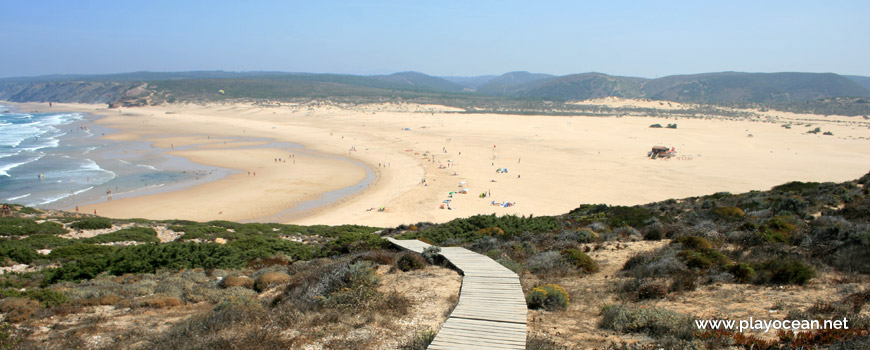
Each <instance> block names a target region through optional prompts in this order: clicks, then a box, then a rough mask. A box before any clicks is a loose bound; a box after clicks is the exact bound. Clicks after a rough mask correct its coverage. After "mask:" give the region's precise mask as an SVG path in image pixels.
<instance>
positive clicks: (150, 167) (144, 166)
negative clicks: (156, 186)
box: [136, 164, 160, 171]
mask: <svg viewBox="0 0 870 350" xmlns="http://www.w3.org/2000/svg"><path fill="white" fill-rule="evenodd" d="M136 166H137V167H141V168H148V169H151V170H154V171H160V170H158V169H157V168H155V167H153V166H151V165H148V164H136Z"/></svg>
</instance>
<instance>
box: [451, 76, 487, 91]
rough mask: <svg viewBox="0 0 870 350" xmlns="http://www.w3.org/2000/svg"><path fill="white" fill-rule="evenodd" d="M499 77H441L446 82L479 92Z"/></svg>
mask: <svg viewBox="0 0 870 350" xmlns="http://www.w3.org/2000/svg"><path fill="white" fill-rule="evenodd" d="M496 77H498V76H497V75H478V76H474V77H441V78H442V79H444V80H447V81H451V82H453V83H455V84H459V85H460V86H463V87H465V88H468V89H471V90H477V89H479V88H480V87H481V86H483V85H484V84H486V83H488V82H489V81H490V80H492V79H494V78H496Z"/></svg>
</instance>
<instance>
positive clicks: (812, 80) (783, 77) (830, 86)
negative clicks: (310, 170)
mask: <svg viewBox="0 0 870 350" xmlns="http://www.w3.org/2000/svg"><path fill="white" fill-rule="evenodd" d="M643 89H644V91H645V93H646V97H647V98H650V99H655V100H668V101H678V102H698V103H735V102H736V103H745V102H752V103H790V102H799V101H810V100H816V99H820V98H827V97H845V96H855V97H865V96H870V91H868V90H867V89H864V88H863V87H861V86H860V85H858V84H857V83H855V82H854V81H852V80H849V79H847V78H845V77H843V76H841V75H837V74H833V73H740V72H723V73H707V74H695V75H672V76H667V77H663V78H658V79H654V80H650V81H648V82H647V83H646V84H644V86H643Z"/></svg>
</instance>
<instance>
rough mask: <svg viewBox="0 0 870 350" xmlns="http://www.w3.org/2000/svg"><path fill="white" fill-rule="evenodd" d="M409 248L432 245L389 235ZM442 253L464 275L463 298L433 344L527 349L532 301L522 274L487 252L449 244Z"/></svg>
mask: <svg viewBox="0 0 870 350" xmlns="http://www.w3.org/2000/svg"><path fill="white" fill-rule="evenodd" d="M387 240H388V241H390V242H391V243H392V244H395V245H396V246H398V247H401V248H403V249H407V250H411V251H416V252H418V253H419V252H422V251H423V250H424V249H426V248H427V247H429V246H430V245H428V244H426V243H423V242H420V241H416V240H397V239H394V238H391V237H387ZM440 254H441V256H442V257H444V258H445V259H446V260H447V262H449V263H450V264H451V265H453V266H454V267H456V269H458V270H459V271H460V273H461V274H462V275H463V278H462V287H461V290H460V295H459V303H458V304H457V305H456V307H455V308H454V309H453V312H452V313H451V314H450V317H449V318H448V319H447V321H446V322H444V324H443V325H442V327H441V330H440V331H439V332H438V334H437V335H436V336H435V339H434V340H433V341H432V344H430V345H429V349H431V350H445V349H450V350H463V349H468V350H478V349H480V350H483V349H525V348H526V332H527V329H526V323H527V318H528V307H527V306H526V300H525V295H524V294H523V290H522V285H521V284H520V280H519V278H518V277H517V275H516V274H515V273H514V272H513V271H511V270H509V269H507V268H506V267H504V266H502V265H501V264H499V263H498V262H495V261H494V260H492V259H490V258H489V257H487V256H484V255H481V254H478V253H475V252H472V251H470V250H467V249H465V248H461V247H443V248H441V253H440Z"/></svg>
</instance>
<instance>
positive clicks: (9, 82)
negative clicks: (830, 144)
mask: <svg viewBox="0 0 870 350" xmlns="http://www.w3.org/2000/svg"><path fill="white" fill-rule="evenodd" d="M451 80H453V81H451ZM868 84H870V78H868V77H860V76H849V77H845V76H841V75H837V74H833V73H741V72H720V73H705V74H693V75H674V76H667V77H662V78H658V79H645V78H634V77H621V76H612V75H607V74H602V73H582V74H572V75H565V76H552V75H548V74H537V73H529V72H510V73H505V74H503V75H500V76H497V77H493V76H480V77H466V78H462V77H448V78H440V77H434V76H430V75H426V74H423V73H419V72H400V73H395V74H390V75H378V76H359V75H348V74H312V73H289V72H223V71H195V72H133V73H122V74H104V75H51V76H40V77H18V78H4V79H0V100H8V101H13V102H27V101H44V102H45V101H55V102H87V103H114V104H116V105H129V106H140V105H146V104H157V103H163V102H173V101H213V100H226V99H271V100H282V99H293V98H329V97H342V98H344V97H347V98H352V99H353V100H354V101H363V100H376V101H380V100H383V99H405V98H412V99H416V98H424V99H427V100H426V101H439V103H444V101H447V100H451V101H454V102H456V103H458V104H459V105H462V106H471V105H475V104H480V103H484V104H488V105H496V104H505V103H507V102H506V101H507V99H523V100H528V99H536V100H555V101H568V100H585V99H593V98H600V97H609V96H615V97H623V98H646V99H654V100H667V101H678V102H689V103H706V104H730V105H733V104H742V105H753V104H761V105H766V106H770V107H774V106H775V107H776V108H782V109H786V110H794V111H802V112H813V113H822V114H842V115H868V114H870V103H867V99H868V97H870V89H868V88H867V87H866V86H867V85H868ZM475 87H476V90H475ZM221 90H223V93H219V92H218V91H221ZM457 101H458V102H457ZM451 103H453V102H451Z"/></svg>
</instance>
